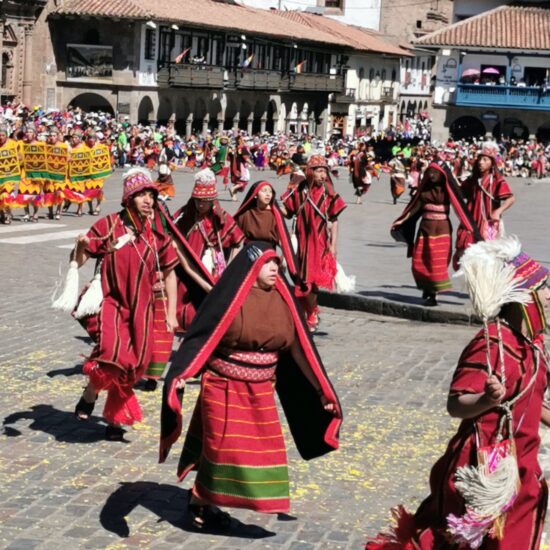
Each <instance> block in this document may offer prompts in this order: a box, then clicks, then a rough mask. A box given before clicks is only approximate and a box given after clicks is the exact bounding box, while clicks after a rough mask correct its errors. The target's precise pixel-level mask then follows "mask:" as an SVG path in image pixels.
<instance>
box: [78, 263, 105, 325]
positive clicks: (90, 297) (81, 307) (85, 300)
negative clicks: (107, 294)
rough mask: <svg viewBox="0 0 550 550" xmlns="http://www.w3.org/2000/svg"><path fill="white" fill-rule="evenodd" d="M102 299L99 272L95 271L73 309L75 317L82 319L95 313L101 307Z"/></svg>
mask: <svg viewBox="0 0 550 550" xmlns="http://www.w3.org/2000/svg"><path fill="white" fill-rule="evenodd" d="M102 301H103V289H102V288H101V273H99V272H98V273H96V274H95V276H94V278H93V279H92V282H91V283H90V286H89V287H88V288H87V289H86V292H84V294H83V295H82V298H81V299H80V303H79V304H78V308H77V310H76V311H75V314H74V316H75V318H76V319H82V318H83V317H87V316H88V315H95V314H96V313H98V312H99V310H100V308H101V302H102Z"/></svg>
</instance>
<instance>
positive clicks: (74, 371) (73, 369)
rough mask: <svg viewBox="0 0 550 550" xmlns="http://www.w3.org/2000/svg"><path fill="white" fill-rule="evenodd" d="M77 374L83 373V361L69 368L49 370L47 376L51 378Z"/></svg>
mask: <svg viewBox="0 0 550 550" xmlns="http://www.w3.org/2000/svg"><path fill="white" fill-rule="evenodd" d="M76 374H82V363H79V364H78V365H75V366H74V367H70V368H67V369H54V370H51V371H48V372H47V373H46V376H48V377H49V378H54V377H55V376H75V375H76Z"/></svg>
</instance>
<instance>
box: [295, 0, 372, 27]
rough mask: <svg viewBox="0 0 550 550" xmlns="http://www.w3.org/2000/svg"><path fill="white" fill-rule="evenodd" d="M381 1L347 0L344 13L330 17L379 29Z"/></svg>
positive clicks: (342, 21)
mask: <svg viewBox="0 0 550 550" xmlns="http://www.w3.org/2000/svg"><path fill="white" fill-rule="evenodd" d="M380 1H381V0H345V5H344V15H329V17H332V18H333V19H336V20H337V21H340V22H341V23H347V24H348V25H356V26H358V27H366V28H368V29H375V30H378V29H379V28H380ZM302 9H303V8H302Z"/></svg>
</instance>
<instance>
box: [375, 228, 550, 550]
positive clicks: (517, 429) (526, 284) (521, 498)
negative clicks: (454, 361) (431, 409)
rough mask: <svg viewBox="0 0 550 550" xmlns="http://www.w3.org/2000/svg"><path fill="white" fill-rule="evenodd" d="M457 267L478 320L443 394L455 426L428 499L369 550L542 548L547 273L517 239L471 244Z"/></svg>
mask: <svg viewBox="0 0 550 550" xmlns="http://www.w3.org/2000/svg"><path fill="white" fill-rule="evenodd" d="M461 268H462V270H463V273H464V275H465V279H466V286H467V288H468V292H469V294H470V297H471V299H472V302H473V306H474V310H475V311H476V313H477V315H478V316H479V317H481V318H482V320H483V322H484V326H483V328H482V329H481V330H480V331H479V332H478V333H477V334H476V336H475V337H474V338H473V340H472V341H471V342H470V343H469V344H468V345H467V346H466V348H465V349H464V351H463V352H462V355H461V357H460V359H459V361H458V366H457V368H456V371H455V373H454V376H453V379H452V382H451V387H450V390H449V397H448V403H447V409H448V411H449V414H450V415H451V416H453V417H456V418H461V419H462V422H461V424H460V426H459V428H458V431H457V433H456V435H455V436H454V437H453V438H452V439H451V441H450V442H449V444H448V447H447V450H446V452H445V454H444V455H443V456H442V457H441V458H440V459H439V460H438V461H437V462H436V463H435V465H434V467H433V468H432V471H431V475H430V489H431V494H430V496H429V497H428V498H427V499H426V500H424V502H423V503H422V504H421V505H420V507H419V508H418V510H417V511H416V513H415V514H414V515H412V514H409V513H408V512H407V511H406V510H405V509H404V508H403V507H402V506H400V507H398V508H396V509H395V510H394V512H393V514H394V517H395V519H396V520H397V525H396V526H395V527H394V529H393V532H392V533H388V534H381V535H378V537H377V538H375V539H373V540H371V541H369V542H367V544H366V548H367V549H368V550H382V549H387V550H390V549H396V548H403V549H408V548H410V549H411V550H412V549H420V550H435V549H442V548H480V549H484V550H496V549H498V550H518V549H522V550H537V549H538V548H539V547H540V542H541V535H542V532H543V525H544V518H545V513H546V504H547V494H548V489H547V486H546V482H545V480H544V477H543V474H542V471H541V468H540V466H539V463H538V456H537V455H538V450H539V445H540V437H539V425H540V422H541V421H542V422H543V423H544V424H546V425H550V409H549V408H548V407H547V405H545V404H544V393H545V390H546V387H547V377H548V368H549V357H548V353H547V352H546V350H545V346H544V330H545V327H546V318H545V311H544V310H545V309H548V305H549V304H550V289H549V288H548V284H547V283H548V274H549V273H548V270H547V269H546V268H544V267H543V266H541V265H540V264H538V263H537V262H535V261H534V260H532V259H531V258H529V256H527V254H525V253H524V252H522V251H521V245H520V243H519V241H518V240H517V238H515V237H506V238H501V239H497V240H493V241H481V242H479V243H477V244H473V245H471V246H470V247H469V248H468V249H467V250H466V251H465V253H464V255H463V257H462V260H461ZM488 281H491V284H489V285H488V284H487V282H488Z"/></svg>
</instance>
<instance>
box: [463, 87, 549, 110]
mask: <svg viewBox="0 0 550 550" xmlns="http://www.w3.org/2000/svg"><path fill="white" fill-rule="evenodd" d="M455 104H456V105H464V106H471V107H494V108H499V107H513V108H517V109H532V110H539V111H547V110H550V90H544V89H543V88H541V87H539V86H537V87H528V86H487V85H484V84H459V85H458V86H457V90H456V99H455Z"/></svg>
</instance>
